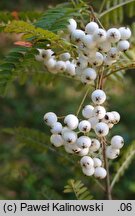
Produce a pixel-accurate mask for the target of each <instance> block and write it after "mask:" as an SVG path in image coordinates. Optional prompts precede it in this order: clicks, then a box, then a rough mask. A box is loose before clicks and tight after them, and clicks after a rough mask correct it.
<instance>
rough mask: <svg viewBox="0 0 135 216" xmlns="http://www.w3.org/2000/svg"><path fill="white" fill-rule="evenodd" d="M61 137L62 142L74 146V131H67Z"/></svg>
mask: <svg viewBox="0 0 135 216" xmlns="http://www.w3.org/2000/svg"><path fill="white" fill-rule="evenodd" d="M62 136H63V139H64V141H65V142H66V143H69V144H74V143H75V142H76V140H77V134H76V133H75V132H74V131H67V132H65V133H64V134H63V135H62Z"/></svg>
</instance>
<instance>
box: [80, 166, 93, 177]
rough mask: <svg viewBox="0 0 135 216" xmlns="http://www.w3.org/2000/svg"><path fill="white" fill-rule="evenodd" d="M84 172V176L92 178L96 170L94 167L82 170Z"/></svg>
mask: <svg viewBox="0 0 135 216" xmlns="http://www.w3.org/2000/svg"><path fill="white" fill-rule="evenodd" d="M82 171H83V173H84V175H86V176H92V175H94V172H95V169H94V167H91V168H90V169H86V168H82Z"/></svg>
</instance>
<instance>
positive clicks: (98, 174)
mask: <svg viewBox="0 0 135 216" xmlns="http://www.w3.org/2000/svg"><path fill="white" fill-rule="evenodd" d="M94 175H95V177H96V178H99V179H104V178H105V177H106V175H107V172H106V170H105V169H104V168H103V167H97V168H95V173H94Z"/></svg>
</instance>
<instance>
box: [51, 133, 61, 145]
mask: <svg viewBox="0 0 135 216" xmlns="http://www.w3.org/2000/svg"><path fill="white" fill-rule="evenodd" d="M50 141H51V143H52V144H53V145H54V146H55V147H60V146H62V145H63V144H64V141H63V138H62V136H61V135H59V134H53V135H52V136H51V138H50Z"/></svg>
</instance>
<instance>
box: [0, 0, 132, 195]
mask: <svg viewBox="0 0 135 216" xmlns="http://www.w3.org/2000/svg"><path fill="white" fill-rule="evenodd" d="M60 2H63V1H60V0H49V1H48V0H40V1H36V0H27V1H26V0H18V1H17V0H12V1H8V0H1V1H0V10H1V11H2V10H4V11H14V10H16V11H27V10H28V11H29V10H37V11H38V10H39V11H43V10H44V9H46V8H47V7H48V5H49V6H52V5H55V4H57V3H60ZM96 2H97V4H96V5H97V6H98V4H99V1H96ZM126 22H128V21H127V20H125V25H126ZM12 46H13V43H12V38H10V37H9V36H6V35H4V34H1V35H0V56H1V58H2V57H3V56H5V55H6V54H7V53H8V51H9V49H10V48H11V47H12ZM109 85H110V86H109V88H110V89H109V91H108V95H109V108H110V110H117V111H118V112H120V114H121V123H120V124H119V125H117V126H116V127H115V128H114V129H113V133H116V134H121V135H122V136H123V137H124V138H125V141H126V142H125V143H126V144H125V147H127V146H129V145H130V144H131V142H132V141H133V140H135V71H134V70H132V71H128V72H127V73H126V76H125V80H124V82H123V81H119V82H117V81H113V83H111V82H110V83H109ZM82 96H83V93H81V92H80V91H79V90H78V89H77V88H76V83H74V82H71V81H68V80H67V79H65V78H61V79H60V81H59V82H58V83H56V85H53V86H52V85H49V86H46V87H44V88H43V87H40V86H39V87H36V86H35V85H34V84H32V83H31V81H29V82H27V84H25V85H22V86H21V85H19V84H18V83H17V82H16V83H15V85H14V86H13V87H12V90H11V91H10V92H9V93H8V95H7V96H6V97H4V98H0V129H2V128H7V127H8V128H9V127H11V128H12V127H13V128H14V127H28V128H35V129H38V130H41V131H43V132H44V133H46V134H49V129H48V128H47V127H46V126H44V124H43V120H42V118H43V115H44V113H46V112H47V111H50V110H51V111H55V112H56V113H58V114H59V115H64V114H67V113H72V112H74V110H76V109H77V107H78V105H79V103H80V101H81V98H82ZM87 103H89V98H88V99H87V101H86V104H87ZM37 145H38V143H37ZM48 145H50V143H49V142H48ZM58 151H59V150H58ZM65 154H66V153H65ZM67 156H68V155H67ZM68 159H69V160H66V159H64V157H62V156H61V155H59V154H57V153H55V152H54V153H53V152H51V151H48V152H41V151H37V150H36V149H34V148H31V147H29V146H26V145H25V146H24V145H23V144H22V143H18V142H17V141H16V140H15V139H14V137H12V136H8V135H5V134H4V133H1V134H0V199H74V196H72V194H71V195H67V194H64V193H63V188H64V185H66V183H67V180H68V179H71V178H74V179H76V180H78V179H81V180H82V181H83V182H84V183H85V184H86V185H87V187H88V188H89V190H90V192H91V194H93V196H94V198H95V199H103V198H104V195H103V194H102V193H101V191H100V188H98V187H97V185H96V183H95V182H94V180H92V179H91V178H88V177H87V178H86V177H84V176H83V175H82V173H81V170H80V167H79V165H78V163H76V162H74V160H73V163H72V161H71V160H72V158H71V159H70V157H68ZM113 163H114V166H112V168H111V174H112V175H113V172H115V168H114V167H115V164H116V163H117V160H115V161H114V162H113ZM134 167H135V160H134V161H133V162H132V164H131V165H130V167H129V169H128V171H126V173H125V175H124V176H123V177H122V178H121V179H120V181H119V182H118V183H117V184H116V187H115V189H114V192H113V198H114V199H134V197H135V171H134Z"/></svg>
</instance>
